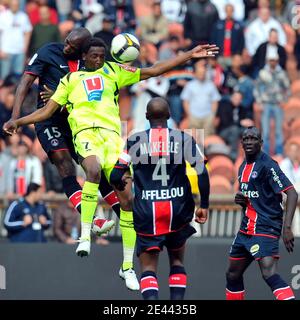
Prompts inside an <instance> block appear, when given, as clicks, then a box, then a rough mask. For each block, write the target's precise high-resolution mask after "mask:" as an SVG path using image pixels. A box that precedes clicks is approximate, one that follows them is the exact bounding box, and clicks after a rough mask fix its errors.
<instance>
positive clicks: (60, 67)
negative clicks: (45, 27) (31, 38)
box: [25, 42, 80, 108]
mask: <svg viewBox="0 0 300 320" xmlns="http://www.w3.org/2000/svg"><path fill="white" fill-rule="evenodd" d="M63 48H64V45H63V44H62V43H55V42H53V43H49V44H46V45H44V46H43V47H41V48H40V49H39V50H38V51H37V52H36V53H35V54H34V55H33V57H32V58H31V60H30V61H29V63H28V65H27V66H26V68H25V73H29V74H33V75H35V76H37V77H39V93H40V92H41V91H45V89H44V88H43V86H44V85H46V86H47V87H48V88H50V89H51V90H53V91H55V90H56V88H57V86H58V84H59V81H60V79H61V78H63V77H64V76H65V75H66V74H67V73H69V72H74V71H77V70H79V67H80V61H79V60H67V58H66V57H65V55H64V53H63ZM43 106H44V103H43V101H42V100H41V98H40V95H39V97H38V108H41V107H43Z"/></svg>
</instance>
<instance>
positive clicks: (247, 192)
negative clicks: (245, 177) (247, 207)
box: [241, 182, 259, 199]
mask: <svg viewBox="0 0 300 320" xmlns="http://www.w3.org/2000/svg"><path fill="white" fill-rule="evenodd" d="M241 191H242V193H243V195H244V196H245V197H247V198H249V199H251V198H259V192H258V191H251V190H248V183H245V182H242V183H241Z"/></svg>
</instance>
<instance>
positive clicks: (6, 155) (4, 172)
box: [0, 139, 11, 197]
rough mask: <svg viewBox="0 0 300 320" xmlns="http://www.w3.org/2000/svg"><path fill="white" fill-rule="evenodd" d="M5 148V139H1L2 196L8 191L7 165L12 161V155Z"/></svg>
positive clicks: (0, 184)
mask: <svg viewBox="0 0 300 320" xmlns="http://www.w3.org/2000/svg"><path fill="white" fill-rule="evenodd" d="M5 149H6V144H5V141H4V140H2V139H0V196H2V197H4V196H5V195H6V193H7V180H8V177H7V175H8V170H7V167H8V165H9V163H10V161H11V155H10V154H9V153H8V152H5Z"/></svg>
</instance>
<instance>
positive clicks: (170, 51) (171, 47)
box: [158, 35, 180, 60]
mask: <svg viewBox="0 0 300 320" xmlns="http://www.w3.org/2000/svg"><path fill="white" fill-rule="evenodd" d="M179 49H180V39H179V38H178V37H177V36H174V35H171V36H170V37H169V38H168V40H167V41H166V42H165V43H164V44H163V45H162V46H161V47H160V48H159V51H158V60H168V59H171V58H174V57H175V56H176V55H177V54H178V51H179Z"/></svg>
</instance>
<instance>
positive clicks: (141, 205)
mask: <svg viewBox="0 0 300 320" xmlns="http://www.w3.org/2000/svg"><path fill="white" fill-rule="evenodd" d="M169 117H170V112H169V106H168V104H167V102H166V101H165V100H164V99H162V98H154V99H152V100H151V101H150V102H149V103H148V105H147V113H146V118H147V119H148V120H149V121H150V126H151V129H150V130H147V131H143V132H139V133H136V134H134V135H132V136H130V137H129V138H128V139H127V144H126V147H125V150H124V153H123V154H122V155H121V156H120V159H119V161H118V163H117V164H116V166H115V168H114V170H113V172H112V174H111V177H110V179H111V182H112V183H113V184H115V185H116V187H117V188H119V189H120V190H122V189H123V188H124V186H125V184H126V180H127V179H128V178H129V177H128V174H126V172H128V170H129V165H130V163H132V166H133V179H134V191H135V192H134V194H135V196H134V203H133V216H134V218H133V220H134V228H135V230H136V233H137V255H138V257H139V259H140V263H141V269H142V270H141V271H142V275H141V282H140V286H141V292H142V295H143V297H144V299H147V300H153V299H158V283H157V277H156V273H157V265H158V257H159V252H160V251H161V250H162V249H163V247H164V246H165V247H166V248H167V250H168V254H169V259H170V277H169V286H170V295H171V296H170V297H171V300H180V299H183V297H184V293H185V288H186V279H187V277H186V272H185V269H184V265H183V258H184V250H185V242H186V240H187V239H188V238H189V237H190V236H191V235H192V234H193V233H194V232H195V229H194V228H193V227H192V226H191V225H190V222H191V220H192V219H193V216H194V210H195V203H194V199H193V196H192V193H191V186H190V183H189V180H188V177H187V175H186V161H188V162H189V163H190V164H191V165H192V166H193V167H194V168H195V169H196V171H197V173H198V185H199V190H200V193H201V203H200V208H199V209H198V210H197V211H196V221H197V222H198V223H205V221H206V219H207V214H208V206H209V177H208V173H207V170H206V167H205V165H204V157H203V153H202V152H201V150H200V148H199V147H198V146H197V145H196V143H195V140H194V139H193V138H192V136H190V135H188V134H186V133H184V132H182V131H179V130H172V129H169V128H167V120H168V119H169Z"/></svg>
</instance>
